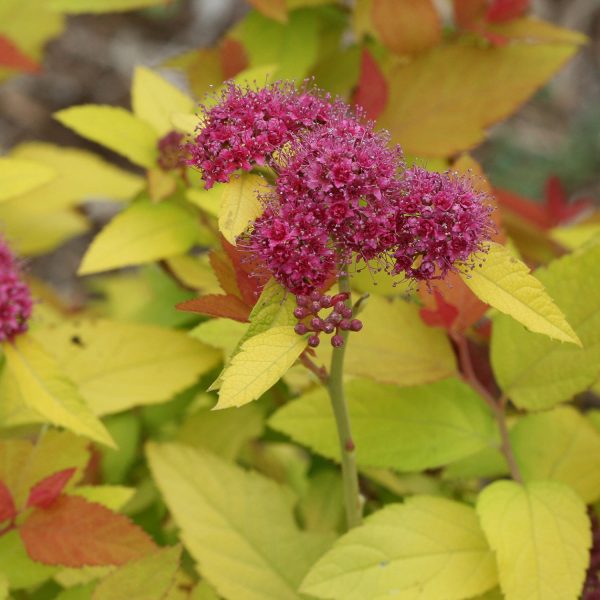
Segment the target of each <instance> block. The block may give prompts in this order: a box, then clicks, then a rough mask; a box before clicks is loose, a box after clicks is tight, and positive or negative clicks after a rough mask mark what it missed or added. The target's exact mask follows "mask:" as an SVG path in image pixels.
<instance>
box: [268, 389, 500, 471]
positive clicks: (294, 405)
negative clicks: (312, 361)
mask: <svg viewBox="0 0 600 600" xmlns="http://www.w3.org/2000/svg"><path fill="white" fill-rule="evenodd" d="M346 397H347V403H348V411H349V413H350V421H351V423H352V434H353V439H354V442H355V444H356V458H357V461H358V463H359V464H360V465H364V466H372V467H393V468H395V469H398V470H400V471H420V470H422V469H428V468H435V467H439V466H442V465H445V464H447V463H449V462H452V461H454V460H458V459H460V458H463V457H465V456H469V455H470V454H474V453H475V452H477V451H478V450H481V449H482V448H485V447H486V446H488V445H490V444H493V443H494V439H495V427H494V423H493V420H492V416H491V414H490V411H489V410H488V409H487V407H486V406H485V404H484V403H483V401H482V400H481V399H480V398H479V396H477V394H475V392H473V391H472V390H471V388H470V387H469V386H467V385H466V384H464V383H462V382H460V381H459V380H457V379H446V380H444V381H439V382H437V383H433V384H429V385H424V386H419V387H413V388H398V387H395V386H391V385H382V384H377V383H373V382H371V381H367V380H352V381H350V382H348V383H347V384H346ZM269 425H270V426H271V427H273V428H274V429H276V430H277V431H281V432H283V433H286V434H288V435H289V436H291V437H292V438H293V439H294V440H295V441H297V442H299V443H301V444H304V445H306V446H309V447H310V448H312V449H314V450H315V451H316V452H319V453H320V454H323V455H324V456H327V457H329V458H335V459H337V460H339V448H338V444H339V442H338V439H337V434H336V429H335V422H334V419H333V414H332V411H331V408H330V403H329V399H328V396H327V393H326V392H325V390H323V389H319V390H317V391H315V392H312V393H309V394H306V395H305V396H302V397H301V398H299V399H298V400H295V401H293V402H290V403H289V404H287V405H285V406H284V407H283V408H280V409H279V410H278V411H277V412H276V413H275V414H274V415H273V416H272V417H271V419H270V421H269Z"/></svg>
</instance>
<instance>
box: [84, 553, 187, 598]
mask: <svg viewBox="0 0 600 600" xmlns="http://www.w3.org/2000/svg"><path fill="white" fill-rule="evenodd" d="M180 557H181V546H171V547H166V548H160V549H159V550H157V551H156V552H153V553H152V554H149V555H148V556H144V557H143V558H140V559H138V560H136V561H132V562H129V563H127V564H125V565H123V566H122V567H119V568H118V569H117V570H116V571H114V572H113V573H110V574H108V575H107V576H106V577H105V578H104V579H102V581H100V583H98V586H97V587H96V589H95V590H94V595H93V600H163V598H164V597H165V595H166V594H167V592H168V591H169V589H170V588H171V586H172V585H173V583H174V580H175V573H176V571H177V569H178V568H179V560H180Z"/></svg>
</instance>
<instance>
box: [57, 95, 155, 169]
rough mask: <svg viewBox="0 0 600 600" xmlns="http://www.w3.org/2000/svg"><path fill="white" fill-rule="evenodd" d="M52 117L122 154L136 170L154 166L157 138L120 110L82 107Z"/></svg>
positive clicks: (74, 107) (127, 113)
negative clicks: (138, 167)
mask: <svg viewBox="0 0 600 600" xmlns="http://www.w3.org/2000/svg"><path fill="white" fill-rule="evenodd" d="M54 117H55V118H56V119H57V120H58V121H60V122H61V123H62V124H63V125H65V126H66V127H69V128H70V129H73V130H74V131H76V132H77V133H78V134H79V135H81V136H83V137H85V138H87V139H89V140H92V141H94V142H97V143H98V144H102V145H103V146H106V147H107V148H110V149H111V150H114V151H115V152H117V153H119V154H122V155H123V156H125V157H126V158H128V159H129V160H130V161H131V162H133V163H135V164H136V165H139V166H140V167H146V168H150V167H152V166H154V164H155V162H156V158H157V152H158V151H157V148H156V144H157V141H158V135H157V134H156V132H155V131H154V130H153V129H152V126H151V125H149V124H148V123H146V122H145V121H142V120H141V119H138V118H137V117H135V116H134V115H132V114H131V113H130V112H128V111H126V110H125V109H124V108H120V107H118V106H103V105H95V104H85V105H83V106H73V107H71V108H65V109H64V110H60V111H58V112H57V113H55V114H54Z"/></svg>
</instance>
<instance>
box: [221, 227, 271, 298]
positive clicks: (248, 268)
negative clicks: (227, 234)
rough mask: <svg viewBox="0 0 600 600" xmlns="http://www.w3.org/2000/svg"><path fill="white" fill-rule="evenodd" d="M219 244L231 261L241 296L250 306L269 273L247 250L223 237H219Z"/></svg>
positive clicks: (258, 294)
mask: <svg viewBox="0 0 600 600" xmlns="http://www.w3.org/2000/svg"><path fill="white" fill-rule="evenodd" d="M221 244H222V246H223V250H225V252H226V253H227V256H228V257H229V260H230V261H231V265H232V267H233V271H234V273H235V278H236V282H237V286H238V289H239V290H240V294H241V298H242V300H243V301H244V302H245V303H246V304H247V305H248V306H249V307H250V308H252V307H253V306H254V305H255V304H256V301H257V300H258V297H259V296H260V292H261V290H262V288H263V287H264V285H265V283H267V281H268V279H269V277H270V275H269V274H268V273H266V271H265V270H264V268H262V265H261V264H260V263H259V262H258V261H257V260H256V259H254V260H253V257H252V256H251V255H250V254H249V253H248V252H244V251H242V250H240V249H239V248H237V247H236V246H233V245H232V244H230V243H229V242H228V241H227V240H226V239H225V238H223V237H222V238H221Z"/></svg>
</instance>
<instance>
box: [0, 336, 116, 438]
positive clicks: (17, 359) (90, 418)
mask: <svg viewBox="0 0 600 600" xmlns="http://www.w3.org/2000/svg"><path fill="white" fill-rule="evenodd" d="M3 348H4V356H5V358H6V367H7V369H8V373H9V374H10V375H11V376H12V378H13V379H14V381H15V382H16V385H17V387H18V389H19V392H20V394H21V397H22V400H23V402H24V403H25V404H26V405H27V406H29V407H31V408H32V409H33V410H34V411H36V412H37V413H39V414H40V415H41V416H43V417H44V418H45V419H47V420H48V421H50V422H51V423H53V424H54V425H61V426H63V427H66V428H67V429H70V430H71V431H73V432H75V433H78V434H81V435H85V436H87V437H89V438H91V439H93V440H95V441H97V442H100V443H102V444H106V445H107V446H113V447H114V442H113V440H112V438H111V437H110V435H109V433H108V432H107V431H106V429H105V427H104V425H102V422H101V421H99V420H98V419H97V418H96V417H95V416H94V413H93V412H92V410H91V409H90V407H89V406H88V405H87V404H86V402H85V400H84V399H83V398H82V397H81V395H80V394H79V391H78V390H77V388H76V387H75V385H74V383H73V382H72V381H71V380H70V379H68V378H67V377H66V375H65V374H64V373H63V372H62V371H61V370H60V368H59V365H58V363H57V361H56V360H55V359H54V358H53V357H52V356H50V355H49V354H47V353H46V351H45V350H44V348H42V346H40V345H39V344H38V343H37V342H36V341H34V339H33V338H32V337H31V336H30V335H21V336H19V337H17V338H16V339H15V340H14V341H13V342H12V343H8V344H3Z"/></svg>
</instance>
